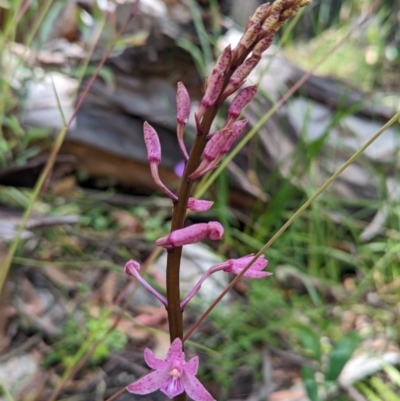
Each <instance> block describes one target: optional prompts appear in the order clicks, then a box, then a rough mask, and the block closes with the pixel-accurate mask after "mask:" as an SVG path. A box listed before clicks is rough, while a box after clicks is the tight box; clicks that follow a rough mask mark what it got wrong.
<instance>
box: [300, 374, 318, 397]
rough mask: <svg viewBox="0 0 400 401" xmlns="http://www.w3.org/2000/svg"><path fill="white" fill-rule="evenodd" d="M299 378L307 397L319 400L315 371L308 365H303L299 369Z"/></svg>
mask: <svg viewBox="0 0 400 401" xmlns="http://www.w3.org/2000/svg"><path fill="white" fill-rule="evenodd" d="M301 378H302V379H303V383H304V387H305V389H306V391H307V395H308V398H309V399H310V400H311V401H319V398H318V385H317V382H316V380H315V372H314V371H313V370H312V369H311V368H310V367H308V366H303V367H302V369H301Z"/></svg>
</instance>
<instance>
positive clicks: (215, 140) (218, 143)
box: [203, 126, 232, 162]
mask: <svg viewBox="0 0 400 401" xmlns="http://www.w3.org/2000/svg"><path fill="white" fill-rule="evenodd" d="M231 135H232V127H230V126H228V127H224V128H222V129H221V130H219V131H217V132H216V133H215V134H213V135H212V136H211V139H210V140H209V141H208V142H207V144H206V146H205V148H204V152H203V155H204V158H205V159H206V160H207V161H208V162H211V161H213V160H215V159H216V158H217V157H219V156H220V154H221V151H222V148H223V147H224V145H225V143H226V142H227V141H228V138H229V137H230V136H231Z"/></svg>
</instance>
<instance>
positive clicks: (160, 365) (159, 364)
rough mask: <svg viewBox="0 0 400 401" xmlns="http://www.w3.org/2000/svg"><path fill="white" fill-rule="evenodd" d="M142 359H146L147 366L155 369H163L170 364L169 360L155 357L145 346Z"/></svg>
mask: <svg viewBox="0 0 400 401" xmlns="http://www.w3.org/2000/svg"><path fill="white" fill-rule="evenodd" d="M144 360H145V361H146V363H147V366H148V367H149V368H152V369H156V370H160V369H165V368H166V367H167V366H169V365H170V363H169V362H167V361H163V360H162V359H158V358H156V357H155V356H154V354H153V352H152V351H151V349H149V348H145V350H144Z"/></svg>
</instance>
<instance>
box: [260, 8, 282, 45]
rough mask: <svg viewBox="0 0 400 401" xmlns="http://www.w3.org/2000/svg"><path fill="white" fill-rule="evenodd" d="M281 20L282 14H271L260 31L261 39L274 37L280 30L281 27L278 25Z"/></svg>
mask: <svg viewBox="0 0 400 401" xmlns="http://www.w3.org/2000/svg"><path fill="white" fill-rule="evenodd" d="M274 4H275V3H274ZM279 18H280V13H279V12H276V13H274V14H271V15H270V16H269V17H268V18H267V19H266V20H265V21H264V23H263V24H262V26H261V30H260V37H261V38H263V37H266V36H270V35H273V34H274V33H275V32H276V31H277V30H278V29H279V25H278V23H279Z"/></svg>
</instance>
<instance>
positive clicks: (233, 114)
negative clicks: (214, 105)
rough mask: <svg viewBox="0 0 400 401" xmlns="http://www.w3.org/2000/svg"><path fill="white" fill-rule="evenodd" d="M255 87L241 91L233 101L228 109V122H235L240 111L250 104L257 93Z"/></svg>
mask: <svg viewBox="0 0 400 401" xmlns="http://www.w3.org/2000/svg"><path fill="white" fill-rule="evenodd" d="M257 88H258V87H257V85H254V86H248V87H247V88H244V89H242V90H241V91H240V92H239V93H238V94H237V95H236V96H235V98H234V99H233V101H232V103H231V105H230V106H229V109H228V116H229V118H230V120H236V119H237V118H238V117H239V115H240V113H241V112H242V110H243V109H244V108H245V107H246V106H247V105H248V104H249V103H250V102H251V100H252V99H253V98H254V96H255V95H256V93H257Z"/></svg>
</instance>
